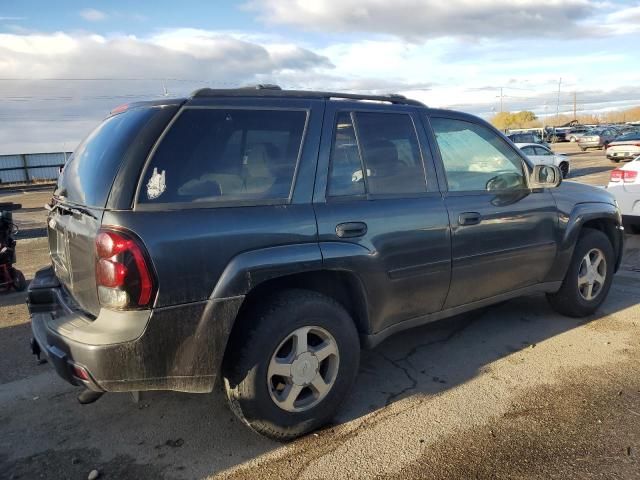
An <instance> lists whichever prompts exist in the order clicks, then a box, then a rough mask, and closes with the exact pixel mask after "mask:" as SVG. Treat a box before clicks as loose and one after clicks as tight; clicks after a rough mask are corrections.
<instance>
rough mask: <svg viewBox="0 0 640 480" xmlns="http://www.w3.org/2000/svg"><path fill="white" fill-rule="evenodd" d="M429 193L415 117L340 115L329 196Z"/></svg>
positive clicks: (381, 114)
mask: <svg viewBox="0 0 640 480" xmlns="http://www.w3.org/2000/svg"><path fill="white" fill-rule="evenodd" d="M354 120H355V122H354ZM354 123H355V125H354ZM363 166H364V169H363ZM426 191H427V183H426V178H425V170H424V165H423V162H422V156H421V152H420V147H419V144H418V137H417V135H416V131H415V127H414V125H413V121H412V119H411V116H410V115H408V114H404V113H374V112H354V113H351V114H350V113H348V112H341V113H340V114H338V117H337V121H336V127H335V137H334V144H333V149H332V153H331V169H330V174H329V189H328V193H329V196H340V195H358V194H363V193H365V192H366V193H369V194H372V195H406V194H416V193H424V192H426Z"/></svg>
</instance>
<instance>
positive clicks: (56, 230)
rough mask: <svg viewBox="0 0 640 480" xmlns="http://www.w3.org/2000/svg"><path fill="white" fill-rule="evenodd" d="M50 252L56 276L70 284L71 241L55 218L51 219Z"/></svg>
mask: <svg viewBox="0 0 640 480" xmlns="http://www.w3.org/2000/svg"><path fill="white" fill-rule="evenodd" d="M48 226H49V253H50V255H51V261H52V263H53V269H54V271H55V273H56V276H57V277H58V279H59V280H61V281H62V282H63V283H65V284H69V283H70V281H71V276H70V274H69V268H68V265H69V241H68V238H67V232H66V230H65V229H64V228H63V226H62V225H60V223H59V222H58V221H57V220H56V219H55V218H50V219H49V225H48Z"/></svg>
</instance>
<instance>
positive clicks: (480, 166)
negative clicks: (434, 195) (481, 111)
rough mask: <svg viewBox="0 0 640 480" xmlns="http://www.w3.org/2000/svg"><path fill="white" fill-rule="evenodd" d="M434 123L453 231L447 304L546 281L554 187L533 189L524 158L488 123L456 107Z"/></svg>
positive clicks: (554, 226)
mask: <svg viewBox="0 0 640 480" xmlns="http://www.w3.org/2000/svg"><path fill="white" fill-rule="evenodd" d="M429 123H430V124H431V128H432V131H433V134H434V135H435V139H436V142H435V143H436V144H437V146H438V149H437V150H438V154H439V155H438V156H439V157H440V159H439V160H440V162H441V163H440V164H439V165H438V167H439V168H441V171H442V175H441V176H442V177H444V178H443V180H444V182H443V183H444V184H443V185H442V188H443V190H445V191H446V193H445V202H446V205H447V208H448V210H449V217H450V221H451V230H452V249H453V252H452V253H453V265H452V278H451V288H450V291H449V294H448V296H447V300H446V304H445V308H449V307H455V306H458V305H463V304H465V303H470V302H473V301H476V300H482V299H485V298H489V297H493V296H496V295H500V294H502V293H506V292H510V291H514V290H518V289H522V288H525V287H528V286H531V285H535V284H537V283H540V282H541V281H542V280H543V279H544V277H545V276H546V274H547V272H548V271H549V270H550V268H551V266H552V264H553V260H554V258H555V254H556V243H557V240H556V233H557V222H558V219H557V210H556V205H555V201H554V199H553V197H552V195H551V193H550V192H549V191H547V190H531V189H529V188H528V173H527V167H526V163H525V161H524V159H523V157H521V156H520V153H519V152H517V151H516V150H515V149H514V148H513V147H512V146H511V145H509V144H508V143H507V142H506V141H505V140H504V139H503V138H502V136H501V135H500V134H499V133H498V132H497V131H495V130H494V129H493V128H491V127H489V126H488V125H486V124H484V122H481V121H479V120H476V119H474V117H470V116H466V115H459V116H456V114H453V113H452V114H450V115H448V114H447V115H442V116H440V115H438V116H431V117H430V119H429Z"/></svg>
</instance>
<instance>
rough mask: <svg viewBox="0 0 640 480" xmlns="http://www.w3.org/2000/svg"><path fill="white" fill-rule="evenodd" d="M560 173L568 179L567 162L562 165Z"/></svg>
mask: <svg viewBox="0 0 640 480" xmlns="http://www.w3.org/2000/svg"><path fill="white" fill-rule="evenodd" d="M560 172H561V173H562V178H567V177H568V176H569V164H568V163H567V162H562V163H561V164H560Z"/></svg>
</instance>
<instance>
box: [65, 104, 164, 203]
mask: <svg viewBox="0 0 640 480" xmlns="http://www.w3.org/2000/svg"><path fill="white" fill-rule="evenodd" d="M155 113H156V109H153V108H135V109H132V110H129V111H127V112H124V113H120V114H118V115H114V116H112V117H109V118H107V119H106V120H104V121H103V122H102V123H101V124H100V125H99V126H98V127H97V128H96V129H95V130H93V131H92V132H91V133H90V134H89V135H88V136H87V137H86V138H85V139H84V140H83V141H82V143H81V144H80V145H79V146H78V148H76V150H75V151H74V153H73V155H72V156H71V158H70V159H69V161H68V162H67V164H66V166H65V167H64V170H63V172H62V174H61V175H60V178H59V179H58V185H57V188H56V191H55V195H56V196H57V197H65V198H66V200H68V201H69V202H72V203H77V204H81V205H86V206H90V207H99V208H103V207H104V206H105V205H106V203H107V197H108V196H109V191H110V190H111V186H112V184H113V181H114V179H115V177H116V174H117V173H118V169H119V168H120V165H121V164H122V160H123V158H124V156H125V152H126V151H127V149H128V148H129V146H130V145H131V143H132V142H133V140H134V138H135V137H136V135H137V134H138V133H139V132H140V131H141V129H142V127H143V126H144V125H145V124H146V123H147V122H148V120H149V119H150V118H151V117H152V116H153V115H154V114H155Z"/></svg>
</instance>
